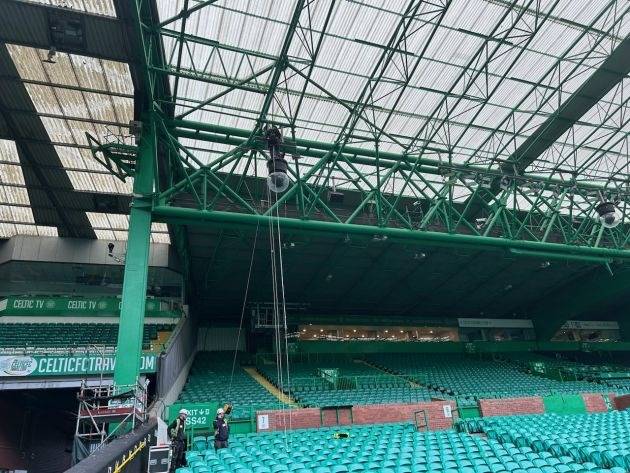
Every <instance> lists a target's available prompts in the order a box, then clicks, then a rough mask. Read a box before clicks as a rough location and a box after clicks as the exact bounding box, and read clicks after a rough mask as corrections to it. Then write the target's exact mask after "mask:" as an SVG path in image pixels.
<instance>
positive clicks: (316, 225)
mask: <svg viewBox="0 0 630 473" xmlns="http://www.w3.org/2000/svg"><path fill="white" fill-rule="evenodd" d="M153 216H154V219H155V221H157V222H165V223H173V224H182V225H220V226H221V227H222V228H250V229H255V228H256V227H257V226H260V225H262V226H265V225H268V224H269V222H270V220H271V219H272V217H270V216H267V215H261V214H242V213H234V212H226V211H220V210H213V211H203V210H197V209H190V208H178V207H169V206H165V205H159V206H155V207H154V208H153ZM273 219H274V220H275V221H277V222H278V224H279V225H280V226H281V227H282V228H283V229H284V230H286V231H294V232H296V233H299V232H302V233H312V234H318V233H319V234H322V233H323V234H356V235H363V236H367V237H370V238H372V237H374V235H380V236H387V237H388V238H391V239H392V240H395V241H403V242H423V243H426V244H429V245H435V246H462V247H469V248H476V249H480V248H503V249H507V250H509V249H512V248H513V249H520V250H530V251H548V252H552V253H554V254H558V255H569V256H582V255H583V256H587V257H589V256H590V257H592V256H595V257H601V258H609V259H623V260H627V259H630V251H625V250H617V249H610V248H598V247H587V246H571V245H566V244H560V243H548V242H540V241H528V240H509V239H507V238H493V237H489V236H478V235H465V234H459V233H440V232H434V231H421V230H412V229H407V228H395V227H378V226H373V225H358V224H350V223H337V222H328V221H322V220H300V219H297V218H290V217H273Z"/></svg>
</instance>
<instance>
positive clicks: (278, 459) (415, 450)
mask: <svg viewBox="0 0 630 473" xmlns="http://www.w3.org/2000/svg"><path fill="white" fill-rule="evenodd" d="M337 431H338V429H332V428H321V429H317V430H314V429H313V430H312V429H308V430H297V431H292V432H288V433H284V432H274V433H265V434H238V435H233V436H232V438H231V439H230V448H228V449H224V450H219V451H215V450H214V449H213V448H212V444H211V440H210V441H209V442H208V441H207V440H206V439H205V438H204V437H197V438H195V441H194V449H193V450H192V451H189V452H187V460H188V467H186V468H180V469H178V470H177V471H178V473H204V472H206V473H207V472H212V473H279V472H296V473H311V472H312V473H345V472H371V473H416V472H418V473H424V472H443V473H459V472H461V473H507V472H514V473H565V472H571V471H576V472H577V471H585V472H586V471H589V470H590V471H591V472H593V473H595V472H608V473H622V472H623V471H625V469H621V468H619V467H616V468H612V469H610V470H608V469H601V468H598V467H597V465H595V464H592V463H584V464H582V463H580V461H581V459H577V458H574V457H572V456H569V455H562V456H554V455H553V454H551V453H549V452H547V451H545V450H541V451H536V450H534V449H533V448H532V447H530V446H525V445H523V446H519V445H514V444H512V443H510V442H502V441H501V440H499V439H496V438H484V437H479V436H472V435H469V434H465V433H456V432H454V431H452V430H449V431H443V432H417V431H416V430H415V429H414V427H413V426H412V425H409V424H385V425H368V426H354V427H348V428H344V432H347V433H348V434H349V437H348V438H345V439H344V438H341V439H335V438H334V437H333V434H334V433H335V432H337Z"/></svg>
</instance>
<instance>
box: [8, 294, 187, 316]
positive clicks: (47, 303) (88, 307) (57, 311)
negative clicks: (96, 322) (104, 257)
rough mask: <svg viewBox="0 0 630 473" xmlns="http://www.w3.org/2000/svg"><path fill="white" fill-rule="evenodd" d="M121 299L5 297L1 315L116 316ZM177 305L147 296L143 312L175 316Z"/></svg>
mask: <svg viewBox="0 0 630 473" xmlns="http://www.w3.org/2000/svg"><path fill="white" fill-rule="evenodd" d="M121 306H122V299H120V298H118V297H94V298H90V297H70V296H60V297H34V296H33V297H13V296H12V297H7V298H6V299H2V300H0V316H2V315H31V316H34V315H37V316H58V315H69V316H90V317H94V316H118V315H120V308H121ZM178 309H179V308H175V307H172V306H171V304H169V303H168V302H166V301H162V300H160V299H152V298H151V299H147V301H146V305H145V313H146V315H147V316H149V317H160V316H161V317H174V316H178V315H179V310H178Z"/></svg>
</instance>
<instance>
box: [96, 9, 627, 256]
mask: <svg viewBox="0 0 630 473" xmlns="http://www.w3.org/2000/svg"><path fill="white" fill-rule="evenodd" d="M136 3H137V6H138V23H137V25H136V27H137V33H138V42H139V43H140V44H142V46H143V48H144V50H143V52H144V54H143V58H142V61H141V63H142V64H143V65H144V76H143V78H144V82H145V88H144V91H143V92H144V98H145V99H146V100H144V107H143V108H144V109H145V110H146V112H147V113H148V114H149V116H150V117H151V121H152V123H154V124H155V131H156V134H155V140H156V147H157V148H158V149H159V155H160V158H159V159H157V160H156V162H155V168H156V173H155V176H156V180H155V185H154V193H153V195H152V214H153V219H154V220H155V221H164V222H168V223H176V224H196V223H200V224H204V223H205V224H211V225H226V226H236V227H248V226H256V225H258V224H260V223H265V222H266V221H268V220H269V218H270V217H272V216H273V215H276V216H279V215H282V217H281V218H280V219H279V222H280V223H281V224H282V225H283V226H285V227H287V228H290V229H292V230H293V231H307V232H310V231H313V232H331V233H339V232H341V233H347V234H352V233H358V234H364V235H368V236H369V235H372V236H376V237H379V238H380V237H392V238H394V239H400V240H410V241H413V240H418V241H425V242H427V241H428V242H433V243H434V244H436V245H466V246H478V247H484V246H494V247H501V248H506V249H507V250H508V251H510V252H512V253H514V254H515V255H520V256H533V257H540V258H545V259H548V258H562V259H574V258H577V259H580V258H581V259H586V260H591V261H593V262H602V263H607V262H609V261H611V260H612V259H615V258H624V259H625V258H627V257H628V255H630V252H629V251H628V245H629V243H630V225H629V224H628V221H629V220H628V219H629V218H630V209H629V208H628V202H629V200H630V189H629V188H628V166H627V163H626V165H625V167H624V166H621V167H619V168H615V169H613V168H607V167H606V166H605V165H604V164H605V163H606V162H607V160H610V159H611V156H613V157H614V156H616V157H620V156H621V157H622V158H623V157H624V156H625V158H626V161H627V141H628V132H627V125H628V117H629V116H630V113H628V94H627V92H625V91H624V87H625V86H626V85H627V84H625V82H626V80H625V79H626V77H625V76H624V75H623V74H622V75H621V76H620V77H619V78H616V76H615V77H613V79H612V80H610V81H609V82H610V83H609V84H608V87H609V88H610V90H607V91H603V92H602V93H601V94H600V95H601V97H603V98H601V100H598V101H596V102H594V106H595V107H596V109H597V110H598V111H599V112H600V113H599V120H598V122H597V125H596V126H592V125H591V126H590V127H589V128H588V130H587V132H586V133H584V132H582V133H579V139H577V138H576V135H577V133H576V131H579V130H578V128H579V127H581V126H585V124H584V123H582V122H580V118H581V117H580V116H575V117H568V118H567V117H566V116H562V117H561V118H562V119H563V120H569V119H571V120H572V122H571V123H572V126H571V127H569V131H568V132H567V133H565V134H563V135H562V136H561V137H560V138H559V139H558V141H556V142H555V143H549V144H547V145H544V146H541V145H540V143H537V146H538V148H539V152H538V153H537V155H538V156H537V157H538V158H539V159H535V158H536V156H533V155H532V153H529V154H527V155H526V159H527V161H526V162H525V158H524V159H523V160H522V161H519V153H518V152H517V150H518V144H519V143H522V140H521V138H524V137H526V136H530V137H531V136H534V138H532V139H531V140H530V141H532V140H534V141H536V138H535V137H536V136H537V135H536V133H539V134H540V133H541V131H540V130H536V127H537V123H538V122H539V121H540V118H541V117H543V118H545V117H546V121H545V123H544V125H545V126H549V122H553V121H554V117H557V116H559V115H560V112H559V111H561V110H562V109H563V108H562V107H563V101H564V100H565V98H566V97H565V95H566V93H563V88H564V87H565V86H567V84H569V83H571V81H572V80H575V79H576V76H577V75H584V74H588V75H589V76H591V77H592V76H594V75H596V74H598V73H601V72H602V71H601V70H600V69H599V68H600V66H602V67H603V65H604V62H605V61H606V59H607V58H608V57H609V56H610V55H611V54H614V51H615V50H617V49H619V48H625V47H627V43H628V39H627V38H624V37H623V36H619V32H620V28H621V25H622V23H623V22H624V20H625V19H626V16H627V13H628V8H629V7H628V5H627V4H626V3H625V2H618V1H614V0H610V1H607V2H601V9H599V10H598V13H597V15H596V16H594V17H593V18H592V19H591V21H590V23H589V24H584V25H580V24H577V23H575V24H573V23H571V26H572V28H574V29H575V30H577V33H576V34H574V35H572V42H570V43H569V44H567V47H566V48H564V49H563V50H562V52H561V53H558V54H557V55H555V56H552V55H550V54H548V56H549V57H548V58H547V61H546V62H545V65H546V68H545V72H544V74H543V75H542V79H541V80H540V81H537V82H529V81H528V80H527V79H526V78H518V80H519V81H520V82H521V83H522V84H523V85H524V86H526V87H527V89H528V92H527V93H526V94H525V95H524V96H523V98H521V99H520V100H519V101H518V103H515V104H514V105H513V106H512V107H511V108H510V110H509V113H507V114H506V115H505V118H504V119H503V121H502V122H501V123H500V125H499V126H498V127H497V128H496V129H485V128H484V127H483V126H482V125H480V122H479V121H478V120H477V119H476V118H477V117H478V116H479V115H480V114H483V113H485V112H486V111H487V109H486V107H488V106H492V107H495V108H503V109H505V108H506V106H505V105H504V104H501V103H500V101H498V100H495V96H496V95H497V94H498V93H499V92H500V89H501V86H502V85H503V83H504V81H506V80H508V79H511V80H514V78H515V74H516V68H517V66H518V65H519V61H520V60H521V59H522V57H523V55H525V54H527V53H528V52H531V51H532V45H533V43H534V41H535V39H536V38H537V33H538V32H539V31H541V29H542V28H544V27H545V26H546V25H548V24H550V23H553V22H556V23H563V22H564V23H566V21H565V20H563V19H562V18H561V15H560V13H559V12H558V11H556V8H557V7H558V5H559V3H560V2H559V1H558V0H556V1H553V2H550V4H548V5H546V6H545V8H544V9H543V8H542V7H541V2H538V1H535V0H529V1H526V2H519V3H518V5H517V2H516V1H513V2H498V3H499V4H501V5H504V6H507V7H508V8H504V9H503V10H502V14H501V16H499V17H497V18H496V19H495V20H493V21H494V24H493V26H492V28H491V29H490V32H489V33H488V34H486V35H485V36H483V37H482V38H481V39H482V41H480V43H479V47H478V49H477V50H475V51H473V52H472V53H471V54H470V55H469V61H468V62H467V64H465V65H464V66H462V65H461V64H459V65H458V70H459V72H458V75H457V77H456V78H455V80H454V81H452V83H450V84H449V86H448V87H444V88H439V89H438V88H435V89H432V90H431V91H432V92H434V93H438V94H440V96H441V98H440V100H439V101H437V103H436V104H435V106H434V108H433V111H432V112H431V113H429V114H426V115H424V116H423V117H422V119H423V120H422V126H421V127H420V128H419V129H418V130H417V132H415V133H413V134H402V133H400V131H399V130H397V129H396V127H395V126H393V125H392V123H393V122H394V121H395V120H397V119H399V118H400V117H401V116H405V115H409V116H411V115H413V113H411V112H407V111H405V112H402V111H400V110H399V108H400V107H399V106H400V104H401V103H402V101H404V100H407V99H408V97H409V93H410V92H412V91H413V90H415V89H418V88H419V86H418V85H417V81H415V80H414V78H415V77H416V76H417V75H418V74H420V73H421V68H422V67H423V66H425V67H426V65H427V64H429V65H431V64H433V63H435V62H436V61H437V60H435V59H433V58H430V57H428V56H427V55H426V53H427V51H428V49H429V48H430V46H431V45H432V42H433V41H434V40H435V37H436V36H437V35H438V33H439V32H440V31H443V30H447V31H451V30H453V27H452V25H445V24H443V21H444V18H445V17H446V15H447V13H448V11H449V8H451V7H452V3H453V2H452V1H450V0H430V1H425V0H411V1H409V2H407V5H406V8H405V10H404V11H401V12H400V13H399V15H398V20H397V23H396V25H395V27H394V28H393V29H392V30H391V31H390V32H389V33H388V34H389V36H388V40H387V41H386V42H384V43H383V44H375V43H369V42H365V41H363V40H361V39H355V40H354V41H355V42H359V43H362V42H363V43H366V45H367V46H370V47H371V48H376V49H378V51H379V52H378V54H377V55H376V56H375V58H374V60H373V62H372V63H371V64H372V66H371V72H370V74H369V75H362V74H355V77H354V78H355V79H360V80H361V83H362V84H363V85H362V87H360V88H359V89H357V90H356V93H355V96H354V98H353V99H351V100H350V99H348V98H347V97H339V96H336V95H335V94H334V93H332V92H330V91H329V90H327V88H326V86H325V85H324V84H322V83H321V80H320V79H317V77H321V73H322V71H324V72H325V71H327V70H329V69H331V68H329V67H328V69H327V66H321V67H320V66H318V59H320V54H321V51H322V48H323V46H322V45H323V44H324V43H325V41H327V40H328V39H329V35H330V37H334V36H335V35H334V34H333V33H331V32H330V29H331V23H333V22H334V21H335V12H336V9H337V7H338V6H339V3H340V2H339V1H336V0H297V1H295V2H291V3H292V6H293V10H292V12H291V14H290V15H287V18H288V20H287V24H286V25H285V26H286V31H285V35H284V39H283V41H282V43H281V45H280V47H279V52H278V54H277V55H272V54H269V53H267V52H263V51H257V50H246V49H242V48H239V47H236V46H233V45H229V44H223V43H221V42H218V41H215V40H210V39H207V38H205V37H203V36H199V35H195V34H193V32H191V31H190V30H189V28H188V27H187V25H189V20H190V18H192V17H193V16H194V15H196V14H199V13H200V12H203V11H208V12H209V13H210V14H213V13H215V14H218V13H219V12H220V11H226V10H229V8H228V7H220V6H218V5H217V2H215V1H193V0H185V1H184V2H183V9H182V10H181V11H179V12H178V13H177V14H176V15H175V16H173V17H171V18H160V20H159V22H156V21H155V16H156V15H155V10H156V5H155V3H154V1H149V0H137V2H136ZM287 3H288V2H287ZM491 3H497V2H491ZM158 5H159V2H158ZM219 8H220V9H222V10H218V9H219ZM315 11H317V12H318V13H317V15H316V14H315ZM322 12H324V14H322ZM272 20H273V19H270V20H269V21H272ZM458 30H460V32H463V33H465V34H469V35H471V36H475V35H476V36H479V34H478V33H476V32H474V31H469V30H465V29H461V28H460V29H458ZM419 35H422V41H420V42H419V41H416V40H417V37H418V36H419ZM586 40H588V44H589V45H590V46H591V47H590V49H588V50H583V49H581V50H579V51H576V49H575V45H578V44H581V43H580V42H581V41H582V42H583V41H586ZM412 43H413V44H414V45H415V46H414V48H413V50H412V49H409V45H410V44H412ZM165 44H168V45H169V46H168V48H165V46H164V45H165ZM296 44H298V45H300V46H301V49H300V51H303V53H302V54H299V55H296V54H292V53H291V52H292V51H293V52H294V51H296ZM418 44H419V45H420V46H419V47H418ZM167 51H168V53H167ZM604 53H606V54H604ZM624 60H625V61H626V62H628V63H630V60H629V59H627V58H624ZM214 63H219V64H221V65H222V67H221V70H222V71H223V72H222V73H219V72H217V69H216V67H211V64H214ZM624 64H625V63H624ZM622 66H623V65H622ZM624 67H625V66H624ZM622 69H623V67H622ZM316 72H318V74H316ZM333 72H334V71H332V70H330V73H331V74H332V73H333ZM347 74H348V75H352V71H348V72H347ZM167 79H168V80H170V83H171V84H172V94H165V93H163V92H161V90H162V89H161V88H160V87H157V84H160V83H163V82H164V81H165V80H167ZM194 83H199V84H210V85H212V86H214V87H215V89H213V90H217V92H216V93H214V94H212V95H211V96H209V97H206V98H204V99H202V100H201V99H199V98H194V97H192V96H191V95H190V93H188V94H187V93H185V91H184V89H185V88H184V84H194ZM296 84H299V86H296ZM420 88H421V87H420ZM185 90H190V88H189V87H188V88H186V89H185ZM235 92H244V93H247V94H249V95H248V96H252V97H258V100H257V101H256V103H258V104H259V106H258V108H256V109H254V108H252V107H250V108H248V109H246V108H242V109H234V108H233V107H232V108H230V106H226V105H225V103H224V102H223V101H222V99H223V98H225V97H227V96H229V95H230V94H233V93H235ZM532 98H534V99H535V104H536V110H530V109H528V108H526V106H525V103H526V101H527V100H530V99H532ZM314 100H319V101H326V102H328V103H332V104H334V105H335V107H336V110H339V113H340V114H341V116H343V119H341V120H339V121H338V122H337V123H336V124H335V126H334V127H332V126H331V127H328V128H327V129H326V124H325V123H318V122H316V121H315V120H312V119H310V118H309V119H304V118H303V116H304V115H305V109H306V108H307V107H308V106H309V104H312V103H313V101H314ZM208 111H212V113H215V114H224V115H225V116H240V117H246V118H248V119H250V123H251V124H252V126H251V128H248V129H246V128H232V127H227V126H221V125H219V124H217V123H216V121H201V120H197V119H195V117H196V116H197V117H203V116H204V115H203V113H204V112H208ZM416 118H417V117H416ZM268 124H274V125H276V126H279V127H280V128H281V129H282V130H283V133H284V138H285V141H284V145H283V146H284V151H285V153H286V155H287V157H289V164H290V166H289V175H290V177H291V180H292V184H291V186H290V188H289V189H288V190H287V191H286V192H285V193H284V194H281V195H278V196H274V195H271V199H270V198H269V196H268V194H267V192H266V190H265V188H264V178H265V176H266V171H265V167H264V164H265V162H266V159H267V158H268V155H267V147H266V143H265V141H264V139H263V130H264V127H265V126H266V125H268ZM455 128H457V131H455ZM324 129H326V130H327V136H330V137H331V139H327V140H310V139H305V138H302V137H301V136H303V135H304V134H305V132H306V131H317V130H319V131H321V130H324ZM462 129H463V131H462ZM470 129H478V130H479V131H482V130H483V132H484V135H483V139H481V140H479V141H478V143H477V145H476V146H474V147H473V146H470V145H469V144H465V143H464V137H465V136H467V135H466V132H467V131H468V130H470ZM106 146H107V145H96V146H94V147H93V150H94V152H95V153H96V154H97V155H98V154H99V153H101V154H102V156H103V158H102V159H103V160H104V161H105V162H107V163H110V164H111V162H112V159H111V155H112V150H111V146H110V149H107V148H106ZM576 150H579V151H580V152H586V153H589V158H588V159H587V160H581V161H580V162H578V161H576V160H575V159H574V158H575V153H576ZM114 151H115V150H114ZM126 151H128V150H126ZM515 153H516V154H515ZM108 156H109V158H108ZM550 156H554V158H553V159H551V158H550ZM113 160H114V161H116V160H115V159H113ZM121 167H122V165H118V166H117V167H116V168H115V169H116V170H118V171H119V172H117V173H116V174H117V175H119V177H121V178H124V177H125V175H129V174H132V173H133V166H126V167H124V168H123V169H124V175H123V173H121V172H120V168H121ZM158 176H162V178H158ZM164 176H166V177H164ZM331 191H335V192H337V193H341V194H343V196H344V197H343V203H341V204H340V203H336V204H335V203H334V202H332V201H331V199H330V193H331ZM602 198H604V199H616V200H618V201H619V205H618V206H619V211H620V212H621V214H622V215H623V218H624V222H623V223H622V224H621V225H620V226H618V227H617V228H614V229H608V228H604V227H603V226H602V224H601V223H600V222H599V220H598V219H597V214H596V212H595V207H596V206H597V204H598V203H599V202H600V199H602Z"/></svg>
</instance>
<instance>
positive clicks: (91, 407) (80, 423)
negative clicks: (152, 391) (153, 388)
mask: <svg viewBox="0 0 630 473" xmlns="http://www.w3.org/2000/svg"><path fill="white" fill-rule="evenodd" d="M77 399H78V401H79V408H78V412H77V423H76V431H75V441H74V444H75V449H74V450H75V453H74V455H73V459H74V461H75V462H78V461H80V460H82V459H83V458H85V457H86V456H89V455H91V454H92V453H94V452H96V451H98V450H99V449H100V448H101V447H103V445H105V444H107V443H108V442H109V441H110V440H112V439H113V438H115V437H117V436H119V435H122V434H124V433H127V432H129V431H132V430H134V429H135V428H136V427H137V426H139V425H141V424H142V423H144V422H145V421H146V420H147V384H145V383H142V382H137V383H136V384H131V385H109V386H105V385H101V386H88V385H87V383H86V382H85V380H84V381H83V382H82V383H81V389H80V390H79V393H78V394H77Z"/></svg>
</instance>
